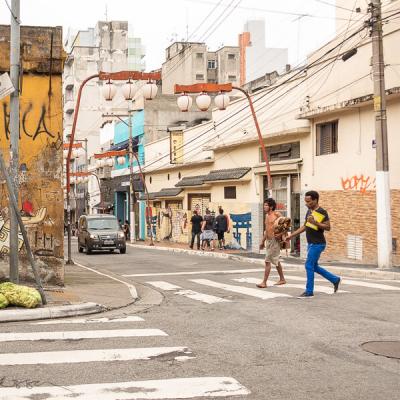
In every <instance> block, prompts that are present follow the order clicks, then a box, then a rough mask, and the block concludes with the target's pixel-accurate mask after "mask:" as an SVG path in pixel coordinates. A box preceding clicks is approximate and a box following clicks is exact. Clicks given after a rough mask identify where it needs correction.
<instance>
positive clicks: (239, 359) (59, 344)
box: [0, 247, 400, 400]
mask: <svg viewBox="0 0 400 400" xmlns="http://www.w3.org/2000/svg"><path fill="white" fill-rule="evenodd" d="M74 259H75V260H77V261H79V262H80V263H82V264H84V265H87V266H90V267H92V268H95V269H98V270H100V271H103V272H107V271H109V272H111V273H113V274H116V275H119V276H121V277H122V279H124V280H126V281H127V282H132V283H135V284H136V285H137V289H138V292H139V295H140V296H141V297H142V300H141V301H140V302H139V303H138V304H137V305H136V306H132V307H129V308H125V309H121V310H117V311H114V312H110V313H107V314H105V315H101V316H100V317H106V318H107V317H109V318H117V317H119V318H121V320H120V321H118V320H112V319H111V320H102V321H98V322H94V323H90V324H88V323H76V324H72V323H63V324H60V323H59V324H53V325H37V324H27V323H18V324H3V325H2V326H0V352H1V353H3V354H4V353H7V354H15V353H18V354H19V353H32V352H48V353H49V354H46V355H45V354H44V353H43V354H41V355H37V356H36V357H37V359H38V360H42V361H41V362H43V360H44V359H45V358H46V357H49V358H50V361H49V362H52V364H47V365H37V364H33V365H26V364H25V363H27V362H28V361H27V360H30V362H32V363H34V361H32V360H35V356H34V355H31V354H28V355H26V354H23V355H22V356H21V359H22V361H21V360H19V363H20V365H11V361H7V360H3V361H2V359H1V357H0V364H1V371H2V372H1V373H0V388H1V387H2V388H3V389H0V398H1V399H3V398H4V399H13V400H14V399H19V398H21V399H22V398H23V399H25V398H26V399H34V400H38V399H40V400H42V399H53V398H56V397H54V394H53V392H52V390H55V388H56V389H57V390H62V389H60V387H64V386H67V387H68V388H69V389H68V388H67V389H66V390H71V388H70V386H71V385H92V384H100V383H108V386H109V389H108V391H107V394H103V395H100V396H97V397H93V398H98V399H106V400H107V399H137V398H157V399H158V398H160V399H161V398H173V399H177V398H180V397H179V396H180V394H182V393H186V394H187V396H189V397H187V398H195V399H202V398H205V397H207V398H226V399H257V400H264V399H279V400H287V399H296V400H303V399H304V400H305V399H307V400H309V399H332V400H333V399H335V400H338V399H363V400H367V399H371V400H372V399H373V400H377V399H387V400H391V399H393V400H394V399H398V398H399V393H400V360H398V359H391V358H386V357H380V356H376V355H373V354H371V353H367V352H365V351H363V350H362V348H361V347H360V346H361V344H362V343H364V342H367V341H375V340H400V333H399V332H400V330H399V328H400V307H399V304H400V283H399V282H389V281H385V282H380V281H367V280H364V281H362V280H357V279H354V278H351V279H350V278H349V279H348V280H345V283H346V284H343V285H342V286H341V289H342V290H343V291H345V292H342V293H337V294H331V292H332V291H333V290H332V286H331V285H330V283H329V282H326V281H324V282H323V281H317V282H316V284H317V285H318V286H319V287H318V289H319V290H320V292H316V293H315V297H314V298H311V299H298V298H297V295H299V294H300V293H301V292H302V291H303V289H302V287H303V285H304V281H303V279H304V273H303V272H299V271H297V272H296V271H290V270H289V269H287V275H288V279H287V281H288V286H287V287H279V288H277V287H275V288H274V287H272V288H269V289H267V290H261V289H257V288H256V287H255V284H254V282H256V280H257V279H260V278H261V276H262V272H261V271H257V270H259V269H260V268H259V267H258V266H255V265H254V264H246V263H242V262H237V261H230V260H222V259H215V258H208V257H196V256H189V255H184V254H174V253H168V252H165V251H162V252H161V251H156V250H139V249H133V248H131V247H129V248H128V252H127V254H125V255H119V254H117V253H116V254H111V255H110V254H95V255H90V256H87V255H86V254H77V253H76V254H75V253H74ZM272 278H273V279H275V278H276V275H275V274H274V276H273V277H272ZM290 285H292V286H290ZM376 285H378V286H376ZM325 292H326V293H325ZM275 296H278V297H275ZM132 316H136V317H140V318H142V319H143V321H129V320H126V319H124V318H126V317H132ZM89 318H90V319H93V318H98V317H89ZM77 322H79V321H77ZM137 329H139V330H140V332H141V333H138V332H139V331H135V332H133V330H137ZM150 329H151V330H152V331H149V330H150ZM154 330H159V331H154ZM105 331H107V332H105ZM116 331H118V332H119V333H114V332H116ZM121 331H122V332H123V333H121ZM128 331H129V332H128ZM7 332H9V333H15V332H21V333H22V332H25V333H27V334H28V338H29V340H18V341H17V340H14V341H13V340H12V338H11V339H9V338H8V339H7V337H4V336H2V335H3V334H4V333H7ZM40 332H67V333H66V334H67V335H69V336H68V337H69V338H68V339H67V340H60V339H54V338H51V337H50V338H48V337H47V339H46V340H38V339H40V338H41V337H42V338H43V334H41V333H40ZM71 332H75V333H71ZM82 332H86V335H88V334H87V332H91V333H89V336H90V335H92V336H94V337H92V338H82V336H85V334H82ZM157 332H158V333H157ZM155 333H156V334H157V336H153V335H154V334H155ZM53 334H54V333H53ZM128 334H129V335H131V336H127V335H128ZM138 334H146V335H148V336H134V335H138ZM38 335H39V336H38ZM50 335H51V333H50ZM71 335H72V336H74V335H76V338H75V339H74V338H73V339H71ZM113 335H125V336H126V337H121V336H117V337H109V336H113ZM166 335H168V336H166ZM5 339H6V340H11V341H5ZM138 348H140V349H142V348H145V349H154V348H157V349H158V351H159V354H153V355H150V356H149V357H148V358H149V359H147V360H137V359H134V358H133V357H134V355H133V356H132V359H131V360H126V361H120V360H119V361H115V360H117V359H118V356H116V354H117V353H118V349H121V351H120V353H122V354H125V355H126V354H128V353H129V352H132V351H133V350H135V349H136V350H137V349H138ZM101 349H103V350H104V349H105V350H109V352H111V357H113V358H112V359H111V360H109V361H107V362H105V361H90V362H89V361H87V360H86V361H87V362H78V361H79V359H74V357H71V355H68V354H69V353H68V354H67V355H66V356H65V354H64V353H63V352H71V351H73V350H76V351H77V352H76V353H73V354H75V356H76V357H83V358H85V357H86V356H91V357H95V358H96V357H97V356H98V351H99V350H101ZM128 349H130V350H129V351H128ZM88 350H94V352H93V353H90V354H89V353H85V351H88ZM55 351H58V352H61V353H57V354H56V355H55V356H54V357H55V359H57V360H58V363H56V364H54V362H55V361H54V359H53V361H51V360H52V354H51V353H53V352H55ZM147 351H150V353H151V352H152V351H153V350H147ZM79 353H81V354H79ZM53 355H54V354H53ZM0 356H1V355H0ZM106 356H107V355H104V354H103V357H106ZM63 357H67V358H66V361H65V362H64V361H63ZM8 359H10V360H11V357H9V358H8ZM17 361H18V360H17ZM74 361H75V362H74ZM13 362H14V361H13ZM39 362H40V361H39ZM2 363H3V364H2ZM1 377H3V378H2V379H1ZM187 378H194V379H193V380H192V381H187V380H185V379H187ZM205 378H210V379H211V378H221V379H220V380H219V381H218V379H216V381H217V383H215V382H214V381H213V380H212V379H211V383H210V380H206V379H205ZM175 379H178V380H177V381H175ZM27 380H29V381H32V382H33V383H32V382H31V383H30V384H27V383H26V381H27ZM155 380H156V381H161V383H160V382H156V383H155V382H153V381H155ZM134 381H135V382H136V381H139V383H140V384H138V385H137V387H136V386H135V387H130V389H129V390H123V389H121V388H117V389H115V390H114V389H113V386H112V383H115V382H134ZM143 381H151V385H153V386H154V387H153V386H151V385H150V388H148V389H147V391H146V390H145V389H144V386H146V385H147V383H143ZM21 382H22V383H21ZM16 383H19V384H20V386H22V387H23V388H21V389H15V390H20V391H19V392H13V393H14V396H15V393H17V394H19V395H20V396H22V395H24V396H25V395H26V396H28V395H29V396H30V397H7V396H10V395H9V393H11V392H2V391H1V390H10V389H7V388H5V387H6V386H16ZM164 384H166V385H167V387H164V386H165V385H164ZM29 385H30V386H32V387H33V389H29V388H28V389H27V388H26V386H29ZM157 385H158V386H157ZM160 385H164V386H163V387H161V388H160V387H159V386H160ZM168 385H169V386H168ZM185 385H187V386H188V387H187V388H186V386H185ZM213 385H214V386H215V387H214V386H213ZM221 385H222V386H224V385H225V386H227V388H226V387H225V388H222V389H221ZM131 386H132V384H131ZM41 387H48V388H50V389H48V390H47V394H44V393H43V392H40V389H41ZM35 389H36V390H39V392H37V393H36V392H35V393H36V394H33V392H32V390H35ZM13 390H14V389H13ZM74 390H75V389H74ZM82 390H83V389H82ZM84 390H86V389H84ZM84 390H83V391H84ZM88 390H89V389H88ZM90 390H94V388H93V387H90ZM196 390H197V391H196ZM202 390H203V391H204V393H203V392H202ZM229 390H232V391H233V392H230V391H229ZM174 391H175V392H174ZM142 392H143V393H142ZM2 393H3V394H4V393H7V396H5V395H3V397H2ZM90 393H92V392H90ZM121 393H123V395H122V394H121ZM141 393H142V394H141ZM174 393H175V394H174ZM70 394H71V393H70ZM232 394H235V396H233V395H232ZM236 394H237V395H236ZM167 395H168V396H173V397H167ZM4 396H5V397H4ZM52 396H53V397H52ZM82 396H83V397H78V396H76V395H72V398H79V399H89V398H91V397H89V394H86V395H85V394H83V395H82ZM124 396H128V397H124ZM140 396H142V397H140ZM151 396H153V397H151ZM157 396H158V397H157ZM162 396H164V397H162ZM182 396H183V394H182ZM190 396H191V397H190ZM59 398H65V399H67V398H71V397H68V396H67V395H66V397H57V399H59Z"/></svg>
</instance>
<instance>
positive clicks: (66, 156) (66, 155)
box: [63, 150, 68, 159]
mask: <svg viewBox="0 0 400 400" xmlns="http://www.w3.org/2000/svg"><path fill="white" fill-rule="evenodd" d="M63 156H64V158H65V159H66V158H68V150H64V152H63Z"/></svg>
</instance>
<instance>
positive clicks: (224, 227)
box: [215, 208, 229, 250]
mask: <svg viewBox="0 0 400 400" xmlns="http://www.w3.org/2000/svg"><path fill="white" fill-rule="evenodd" d="M215 226H216V232H217V235H218V248H219V249H220V250H222V249H224V248H225V236H224V235H225V232H229V219H228V216H227V215H225V214H224V210H223V209H222V208H219V210H218V216H217V217H216V218H215Z"/></svg>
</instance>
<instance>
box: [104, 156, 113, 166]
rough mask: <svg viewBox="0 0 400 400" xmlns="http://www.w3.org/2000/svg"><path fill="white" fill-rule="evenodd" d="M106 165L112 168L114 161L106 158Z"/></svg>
mask: <svg viewBox="0 0 400 400" xmlns="http://www.w3.org/2000/svg"><path fill="white" fill-rule="evenodd" d="M106 165H107V166H108V167H112V166H113V165H114V159H113V158H107V160H106Z"/></svg>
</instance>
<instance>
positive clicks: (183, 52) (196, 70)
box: [162, 42, 240, 94]
mask: <svg viewBox="0 0 400 400" xmlns="http://www.w3.org/2000/svg"><path fill="white" fill-rule="evenodd" d="M239 74H240V60H239V48H238V47H235V46H224V47H221V48H220V49H218V50H217V51H208V50H207V45H206V44H205V43H196V42H175V43H173V44H171V46H169V47H168V48H167V49H166V50H165V62H164V63H163V65H162V92H163V94H173V93H174V85H175V84H177V83H178V84H181V85H191V84H194V83H207V82H210V83H228V82H231V83H232V84H233V85H237V86H238V85H239V81H240V77H239Z"/></svg>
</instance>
